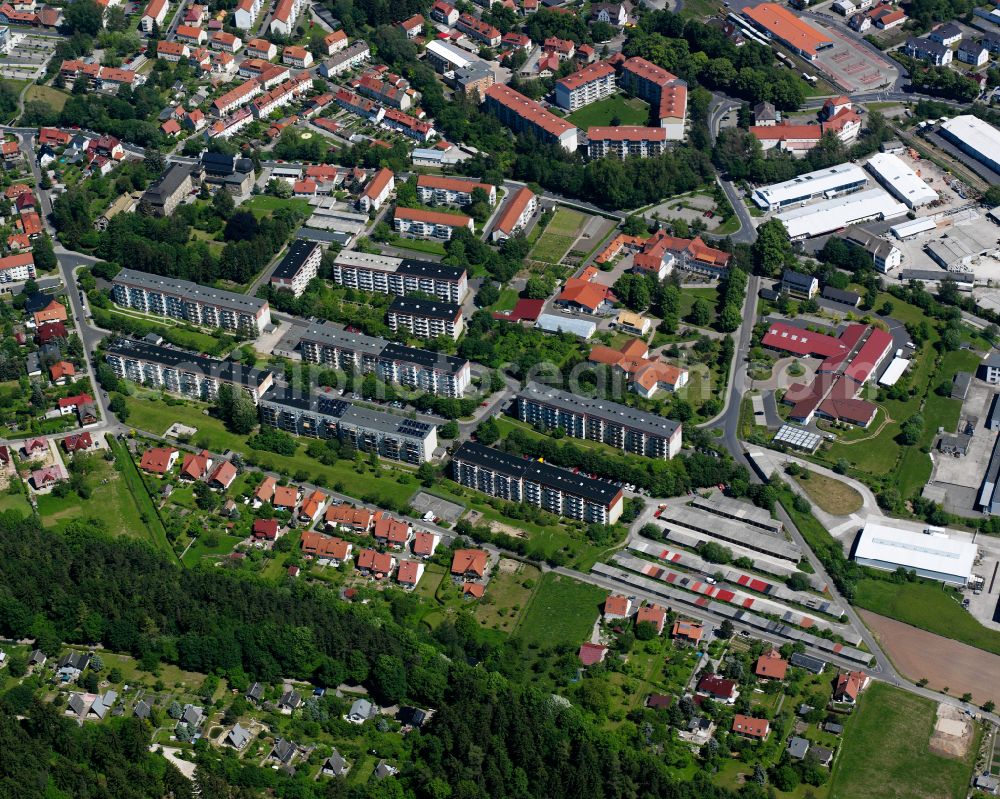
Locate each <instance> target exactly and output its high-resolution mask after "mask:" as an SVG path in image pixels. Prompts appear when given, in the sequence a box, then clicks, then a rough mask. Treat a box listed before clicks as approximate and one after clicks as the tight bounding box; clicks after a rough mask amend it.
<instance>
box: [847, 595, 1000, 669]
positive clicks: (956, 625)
mask: <svg viewBox="0 0 1000 799" xmlns="http://www.w3.org/2000/svg"><path fill="white" fill-rule="evenodd" d="M854 604H856V605H858V606H860V607H862V608H865V609H866V610H870V611H872V612H873V613H878V614H879V615H880V616H888V617H889V618H890V619H896V620H898V621H901V622H904V623H905V624H910V625H912V626H914V627H919V628H920V629H921V630H927V632H930V633H935V634H936V635H940V636H943V637H945V638H951V639H952V640H955V641H961V642H962V643H963V644H968V645H969V646H974V647H976V648H977V649H984V650H986V651H987V652H993V653H994V654H997V655H1000V632H997V631H996V630H991V629H989V628H988V627H984V626H983V625H982V624H980V623H979V622H978V621H976V620H975V618H974V617H973V616H972V615H971V614H970V613H969V612H968V611H966V610H963V609H962V606H961V605H959V603H958V601H957V600H956V599H955V594H954V593H953V592H951V591H950V590H948V589H946V588H944V587H942V586H940V585H938V584H937V583H892V582H889V581H888V580H871V579H869V580H860V581H859V582H858V586H857V593H856V594H855V597H854Z"/></svg>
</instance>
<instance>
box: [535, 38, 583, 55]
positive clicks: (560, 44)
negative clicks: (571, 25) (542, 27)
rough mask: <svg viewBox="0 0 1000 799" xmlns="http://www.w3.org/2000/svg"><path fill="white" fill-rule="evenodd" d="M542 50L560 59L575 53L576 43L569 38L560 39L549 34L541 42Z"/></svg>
mask: <svg viewBox="0 0 1000 799" xmlns="http://www.w3.org/2000/svg"><path fill="white" fill-rule="evenodd" d="M542 50H543V51H544V52H545V53H549V54H551V55H554V56H555V57H556V58H558V59H559V60H560V61H565V60H568V59H570V58H572V57H573V56H574V55H575V54H576V45H575V44H573V42H572V41H571V40H569V39H560V38H559V37H558V36H549V38H547V39H546V40H545V41H544V42H542Z"/></svg>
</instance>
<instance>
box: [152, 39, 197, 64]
mask: <svg viewBox="0 0 1000 799" xmlns="http://www.w3.org/2000/svg"><path fill="white" fill-rule="evenodd" d="M190 55H191V48H190V47H188V46H187V45H186V44H185V43H184V42H167V41H159V42H157V43H156V57H157V58H162V59H163V60H164V61H173V62H174V63H176V62H178V61H180V60H181V59H182V58H187V57H188V56H190Z"/></svg>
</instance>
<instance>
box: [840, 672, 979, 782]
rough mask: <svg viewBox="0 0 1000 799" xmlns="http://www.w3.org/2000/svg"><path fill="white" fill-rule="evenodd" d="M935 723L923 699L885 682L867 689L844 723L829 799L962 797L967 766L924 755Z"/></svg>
mask: <svg viewBox="0 0 1000 799" xmlns="http://www.w3.org/2000/svg"><path fill="white" fill-rule="evenodd" d="M934 718H935V707H934V703H933V702H931V701H930V700H928V699H924V698H922V697H919V696H914V695H913V694H909V693H906V692H905V691H901V690H899V689H897V688H893V687H891V686H889V685H885V684H884V683H873V684H872V685H871V686H869V688H868V690H867V691H866V692H865V693H864V694H863V695H862V698H861V700H860V707H859V708H858V710H857V711H855V713H854V715H853V716H851V717H850V719H849V720H848V722H847V729H846V731H845V734H844V743H843V745H842V748H841V751H840V755H839V757H838V760H837V763H836V768H835V769H834V773H833V778H832V781H831V785H830V794H829V796H830V799H903V798H904V797H905V799H946V797H953V799H959V797H964V796H965V795H966V793H967V791H968V785H969V777H970V776H971V774H972V763H971V762H965V761H962V760H958V759H952V758H946V757H940V756H938V755H935V754H932V753H931V752H930V751H929V749H928V743H929V741H930V737H931V733H932V731H933V729H934ZM972 751H973V752H974V751H975V750H974V748H973V750H972Z"/></svg>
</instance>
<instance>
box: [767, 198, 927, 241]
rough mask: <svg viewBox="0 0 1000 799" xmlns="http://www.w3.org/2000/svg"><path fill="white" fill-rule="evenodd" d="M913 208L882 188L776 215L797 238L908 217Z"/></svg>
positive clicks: (790, 233) (793, 239) (789, 232)
mask: <svg viewBox="0 0 1000 799" xmlns="http://www.w3.org/2000/svg"><path fill="white" fill-rule="evenodd" d="M908 210H909V209H908V208H907V207H906V206H905V205H903V204H902V203H901V202H898V201H896V200H894V199H893V198H892V197H890V196H889V195H888V194H887V193H886V192H884V191H882V189H868V190H867V191H859V192H855V193H854V194H851V195H848V196H847V197H834V198H833V199H830V200H825V201H824V202H821V203H816V204H815V205H807V206H803V207H802V208H794V209H792V210H791V211H785V212H784V213H782V214H778V215H777V216H775V219H780V220H781V221H782V222H783V223H784V225H785V228H786V229H787V230H788V236H789V238H791V239H792V241H795V240H797V239H808V238H811V237H812V236H822V235H823V234H824V233H831V232H833V231H834V230H840V229H842V228H848V227H850V226H851V225H857V224H860V223H861V222H869V221H871V220H873V219H877V220H880V221H881V220H886V219H896V218H897V217H900V216H906V214H907V211H908Z"/></svg>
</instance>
